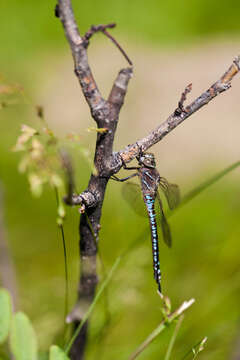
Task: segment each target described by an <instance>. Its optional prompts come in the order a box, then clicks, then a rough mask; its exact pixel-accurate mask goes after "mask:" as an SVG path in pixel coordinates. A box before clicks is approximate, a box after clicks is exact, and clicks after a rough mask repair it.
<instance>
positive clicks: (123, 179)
mask: <svg viewBox="0 0 240 360" xmlns="http://www.w3.org/2000/svg"><path fill="white" fill-rule="evenodd" d="M137 175H138V173H134V174H132V175H130V176H127V177H125V178H122V179H119V178H118V177H117V176H115V175H112V176H111V177H110V179H112V180H115V181H121V182H124V181H126V180H128V179H131V178H133V177H134V176H137Z"/></svg>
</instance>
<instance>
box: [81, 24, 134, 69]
mask: <svg viewBox="0 0 240 360" xmlns="http://www.w3.org/2000/svg"><path fill="white" fill-rule="evenodd" d="M114 27H116V24H115V23H111V24H107V25H97V26H96V25H92V26H91V28H90V29H89V30H88V31H87V32H86V34H85V35H84V37H83V41H84V46H85V47H86V48H87V47H88V45H89V39H90V38H91V37H92V36H93V35H94V34H96V32H102V33H103V34H104V35H106V36H107V37H108V38H109V39H110V40H111V41H112V42H113V43H114V45H116V46H117V48H118V49H119V51H120V52H121V53H122V55H123V56H124V57H125V59H126V60H127V62H128V63H129V65H131V66H132V65H133V63H132V61H131V60H130V59H129V57H128V55H127V53H126V52H125V51H124V50H123V48H122V47H121V46H120V44H119V43H118V41H117V40H116V39H115V38H114V37H113V36H112V35H110V34H109V32H108V31H107V29H113V28H114Z"/></svg>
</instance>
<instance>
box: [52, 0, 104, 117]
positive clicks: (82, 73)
mask: <svg viewBox="0 0 240 360" xmlns="http://www.w3.org/2000/svg"><path fill="white" fill-rule="evenodd" d="M56 9H57V15H58V17H59V18H60V20H61V22H62V25H63V28H64V31H65V35H66V37H67V39H68V42H69V44H70V47H71V50H72V55H73V60H74V66H75V74H76V75H77V77H78V80H79V82H80V85H81V88H82V91H83V94H84V96H85V98H86V101H87V103H88V105H89V107H90V109H91V112H92V114H94V113H95V116H93V117H94V119H95V120H96V121H97V119H96V111H97V110H99V109H100V108H102V107H104V105H105V101H104V99H103V97H102V95H101V93H100V91H99V89H98V87H97V84H96V82H95V80H94V78H93V75H92V72H91V69H90V67H89V64H88V57H87V50H86V48H85V46H84V41H83V38H82V37H81V36H80V33H79V30H78V26H77V24H76V21H75V18H74V15H73V10H72V5H71V1H70V0H58V6H57V8H56ZM55 13H56V11H55Z"/></svg>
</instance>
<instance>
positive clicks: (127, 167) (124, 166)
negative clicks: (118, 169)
mask: <svg viewBox="0 0 240 360" xmlns="http://www.w3.org/2000/svg"><path fill="white" fill-rule="evenodd" d="M122 164H123V168H124V169H125V170H138V169H139V168H140V167H139V166H127V165H126V164H125V162H124V161H123V160H122Z"/></svg>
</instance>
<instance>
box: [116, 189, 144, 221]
mask: <svg viewBox="0 0 240 360" xmlns="http://www.w3.org/2000/svg"><path fill="white" fill-rule="evenodd" d="M122 194H123V198H124V199H125V200H126V201H127V202H128V204H129V205H130V206H131V207H132V209H133V210H134V211H135V212H136V213H137V214H138V215H140V216H144V217H146V216H147V211H146V206H145V204H144V201H143V198H142V192H141V187H140V185H138V184H135V183H132V182H127V183H124V184H123V186H122Z"/></svg>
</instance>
